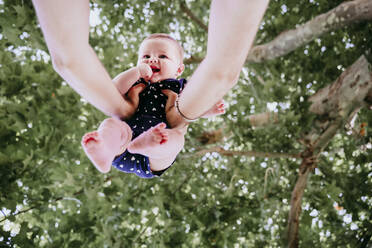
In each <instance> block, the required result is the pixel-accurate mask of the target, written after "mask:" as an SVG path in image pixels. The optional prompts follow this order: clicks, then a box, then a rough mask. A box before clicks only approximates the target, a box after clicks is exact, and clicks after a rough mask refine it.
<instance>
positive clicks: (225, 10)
mask: <svg viewBox="0 0 372 248" xmlns="http://www.w3.org/2000/svg"><path fill="white" fill-rule="evenodd" d="M268 3H269V0H249V1H247V0H234V1H231V0H213V1H212V4H211V12H210V16H209V27H208V45H207V54H206V57H205V59H204V60H203V61H202V63H201V64H200V65H199V67H198V68H197V69H196V71H195V72H194V74H193V75H192V77H191V78H190V80H189V82H188V84H187V87H185V89H184V90H183V92H182V94H181V96H180V98H179V110H180V111H181V112H182V113H183V114H184V115H185V116H186V117H188V118H189V119H194V118H197V117H199V116H201V115H202V114H203V113H205V112H206V111H207V110H208V109H210V108H211V107H212V106H213V105H214V104H215V103H216V102H218V100H220V99H222V98H223V96H224V95H225V94H226V93H227V92H228V91H229V90H230V89H231V88H232V87H233V86H234V85H235V84H236V83H237V81H238V78H239V73H240V70H241V68H242V67H243V64H244V61H245V59H246V57H247V56H248V52H249V49H250V48H251V46H252V43H253V40H254V37H255V35H256V32H257V30H258V27H259V24H260V22H261V19H262V17H263V14H264V13H265V10H266V8H267V5H268Z"/></svg>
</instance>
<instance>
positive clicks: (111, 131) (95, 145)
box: [81, 118, 132, 173]
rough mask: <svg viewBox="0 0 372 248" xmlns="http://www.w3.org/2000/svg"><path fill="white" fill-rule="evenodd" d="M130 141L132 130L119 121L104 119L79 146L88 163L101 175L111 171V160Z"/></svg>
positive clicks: (85, 136)
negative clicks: (90, 162)
mask: <svg viewBox="0 0 372 248" xmlns="http://www.w3.org/2000/svg"><path fill="white" fill-rule="evenodd" d="M131 139H132V130H131V129H130V127H129V126H128V125H127V124H126V123H125V122H122V121H120V120H117V119H114V118H108V119H105V120H104V121H103V122H102V123H101V125H100V126H99V128H98V130H97V131H94V132H90V133H87V134H85V135H84V136H83V138H82V140H81V145H82V146H83V148H84V151H85V153H86V155H87V156H88V158H89V159H90V161H92V163H93V164H94V166H95V167H96V168H97V169H98V170H99V171H100V172H102V173H107V172H109V171H110V169H111V163H112V160H113V159H114V158H115V156H116V155H119V154H120V153H121V152H123V151H125V149H126V147H127V146H128V144H129V142H130V141H131Z"/></svg>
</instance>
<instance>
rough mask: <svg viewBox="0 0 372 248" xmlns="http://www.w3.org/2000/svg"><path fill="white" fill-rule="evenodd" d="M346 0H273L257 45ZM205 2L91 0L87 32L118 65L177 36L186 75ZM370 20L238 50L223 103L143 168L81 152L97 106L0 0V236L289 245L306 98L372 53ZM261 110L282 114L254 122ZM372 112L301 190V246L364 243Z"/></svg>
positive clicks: (110, 64) (6, 241) (200, 45)
mask: <svg viewBox="0 0 372 248" xmlns="http://www.w3.org/2000/svg"><path fill="white" fill-rule="evenodd" d="M341 3H342V1H336V0H334V1H326V0H310V1H304V0H299V1H292V0H285V1H279V0H276V1H275V0H272V1H271V2H270V5H269V8H268V10H267V12H266V14H265V17H264V19H263V22H262V25H261V27H260V30H259V32H258V34H257V37H256V45H258V44H265V43H267V42H270V41H271V40H273V39H274V38H275V37H277V36H278V35H279V34H281V33H283V32H285V31H286V30H289V29H295V28H297V27H298V26H299V25H300V24H304V23H305V22H307V21H309V20H311V19H312V18H314V17H316V16H318V15H320V14H323V13H325V12H327V11H329V10H331V9H333V8H335V7H336V6H338V5H339V4H341ZM209 5H210V1H205V0H200V1H195V0H187V1H183V0H181V1H170V0H165V1H156V0H152V1H143V0H133V1H117V0H112V1H101V0H97V1H92V2H91V20H90V23H91V34H90V35H91V36H90V43H91V45H92V47H93V48H94V49H95V50H96V52H97V54H98V56H99V58H100V59H101V61H102V63H103V64H104V66H105V68H106V69H107V70H108V72H109V74H110V75H111V76H112V77H114V76H115V75H116V74H118V73H119V72H122V71H124V70H126V69H128V68H130V67H132V66H134V65H135V63H136V61H137V57H136V53H137V48H138V46H139V44H140V42H141V40H142V39H143V38H144V37H146V36H147V35H148V34H150V33H155V32H156V33H158V32H164V33H170V34H172V35H173V36H174V37H175V38H177V39H178V40H179V41H180V42H181V44H182V46H183V47H184V49H185V52H186V61H187V64H186V70H185V72H184V74H183V77H185V78H188V77H189V76H190V75H191V73H192V72H193V71H194V70H195V68H196V67H197V65H198V62H197V61H198V60H197V59H195V58H202V57H203V55H204V54H205V51H206V41H207V31H206V29H205V26H204V25H207V23H208V16H209ZM186 10H187V11H186ZM370 11H371V10H370ZM201 23H202V24H204V25H201ZM371 30H372V24H371V23H370V22H368V21H363V22H359V23H355V24H351V25H347V26H344V27H341V28H339V29H337V30H334V31H331V32H328V33H325V34H324V35H322V36H321V37H318V38H316V39H314V40H313V41H311V42H310V43H308V44H305V45H303V46H301V47H300V48H298V49H296V50H295V51H293V52H290V53H289V54H287V55H285V56H281V57H279V58H276V59H273V60H269V61H265V62H263V63H250V64H247V66H246V67H244V68H243V71H242V73H241V77H240V80H239V83H238V85H237V86H236V87H234V89H233V90H232V91H231V92H229V94H228V95H227V96H226V97H225V101H226V103H227V105H228V108H227V113H226V114H225V115H223V116H220V117H216V118H214V119H211V120H204V119H203V120H199V121H198V122H196V123H194V124H192V125H191V126H190V127H189V131H188V134H187V137H186V146H185V148H184V151H183V152H182V153H181V154H180V156H179V158H178V159H177V161H176V163H175V164H174V166H173V167H172V168H171V169H169V170H168V171H167V173H165V174H164V175H163V176H162V177H160V178H155V179H151V180H144V179H140V178H138V177H136V176H134V175H128V174H123V173H121V172H119V171H116V170H112V171H111V172H110V173H109V174H100V173H99V172H98V171H97V170H96V169H95V168H94V166H92V165H91V164H90V162H89V160H88V158H87V157H86V156H85V155H84V152H83V150H82V148H81V146H80V140H81V137H82V135H83V134H84V133H85V132H87V131H91V130H94V129H96V128H97V127H98V124H99V123H100V121H102V120H103V119H104V118H105V116H104V115H103V114H102V113H100V112H99V111H98V110H96V109H94V108H93V107H92V106H90V105H89V104H87V103H86V102H85V101H84V100H83V99H80V97H79V95H78V94H76V93H75V92H74V91H73V90H72V89H71V88H70V87H69V86H68V85H67V84H66V83H65V82H64V81H63V79H62V78H60V77H59V76H58V75H57V73H56V72H54V70H53V68H52V65H51V61H50V57H49V55H48V50H47V48H46V45H45V42H44V39H43V36H42V33H41V30H40V28H39V25H38V22H37V18H36V16H35V12H34V9H33V6H32V3H31V1H23V0H1V1H0V85H1V87H0V187H1V193H0V210H1V212H0V247H283V246H285V245H286V227H287V219H288V212H289V210H290V197H291V193H292V190H293V188H294V185H295V183H296V180H297V176H298V168H299V165H300V164H301V158H299V156H298V155H299V154H301V152H302V151H304V149H305V146H304V144H303V143H301V142H300V141H301V139H302V138H303V136H304V133H306V131H308V130H309V129H310V128H311V127H313V125H314V124H313V121H314V118H315V117H314V115H313V114H311V113H310V112H309V111H308V107H309V102H308V101H307V99H308V97H309V96H311V95H313V94H314V93H315V92H316V91H317V90H319V89H321V88H323V87H325V86H327V85H329V84H331V83H332V82H334V81H335V80H336V79H337V78H338V77H339V76H340V74H341V73H342V72H343V71H344V70H345V68H347V67H348V66H350V65H351V64H352V63H354V62H355V61H356V60H357V59H358V58H359V57H360V56H361V55H363V54H365V55H366V56H367V58H368V59H369V61H371V60H370V55H369V53H368V52H369V49H370V48H371V44H372V32H371ZM268 111H271V112H273V113H276V114H278V116H279V117H280V118H279V121H278V122H276V123H274V122H273V123H269V124H268V125H265V126H258V127H255V126H253V125H252V123H250V121H249V119H250V116H252V115H256V114H260V113H265V112H268ZM371 126H372V113H371V111H370V110H369V109H368V108H362V109H361V110H360V111H359V113H358V114H357V116H356V117H355V118H354V119H353V124H352V127H349V128H346V127H345V128H341V129H340V130H339V132H338V133H337V135H335V136H334V137H333V138H332V140H331V141H330V143H329V145H328V146H327V147H326V148H325V149H324V151H322V153H321V155H320V156H319V158H318V162H317V168H315V169H314V171H313V173H312V174H311V176H310V178H309V181H308V185H307V188H306V190H305V193H304V198H303V201H302V213H301V218H300V234H299V237H300V246H301V247H372V246H371V243H370V238H371V230H372V221H371V213H372V195H371V192H372V152H371V149H372V145H371V131H370V128H371ZM216 147H218V148H219V149H215V148H216ZM220 148H223V149H224V150H223V151H231V152H230V153H227V152H221V149H220Z"/></svg>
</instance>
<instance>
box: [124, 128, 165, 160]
mask: <svg viewBox="0 0 372 248" xmlns="http://www.w3.org/2000/svg"><path fill="white" fill-rule="evenodd" d="M167 141H168V132H167V130H166V125H165V123H160V124H158V125H156V126H155V127H152V128H150V129H149V130H147V131H146V132H144V133H142V134H141V135H140V136H138V137H137V138H135V139H134V140H132V142H130V144H129V145H128V151H129V152H131V153H139V154H143V155H147V154H148V152H149V151H150V150H151V149H154V148H155V147H158V146H159V145H162V144H165V143H166V142H167Z"/></svg>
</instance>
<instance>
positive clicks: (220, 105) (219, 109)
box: [201, 99, 225, 118]
mask: <svg viewBox="0 0 372 248" xmlns="http://www.w3.org/2000/svg"><path fill="white" fill-rule="evenodd" d="M224 113H225V102H224V100H223V99H222V100H219V101H218V102H217V103H216V104H215V105H213V106H212V108H210V109H209V110H208V111H207V112H205V113H204V114H203V115H202V116H201V117H203V118H208V117H212V116H217V115H222V114H224Z"/></svg>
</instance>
